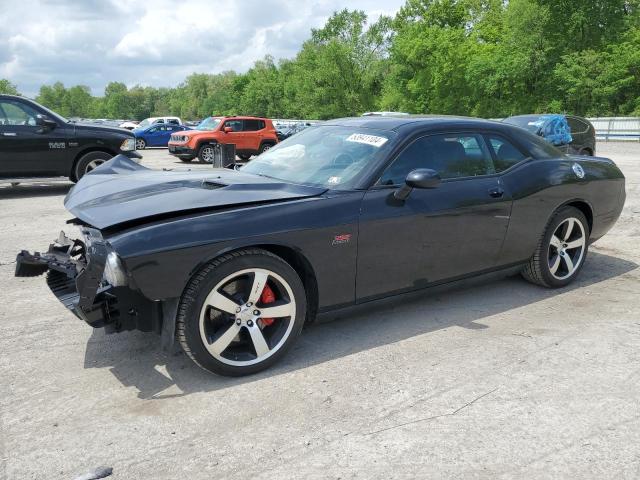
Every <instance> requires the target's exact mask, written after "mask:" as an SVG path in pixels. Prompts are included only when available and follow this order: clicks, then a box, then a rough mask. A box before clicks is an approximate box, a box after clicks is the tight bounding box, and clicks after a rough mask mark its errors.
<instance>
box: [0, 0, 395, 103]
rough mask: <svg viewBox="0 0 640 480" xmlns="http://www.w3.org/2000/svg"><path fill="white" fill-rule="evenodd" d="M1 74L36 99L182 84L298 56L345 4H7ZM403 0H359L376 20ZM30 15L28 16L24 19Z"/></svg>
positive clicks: (2, 12)
mask: <svg viewBox="0 0 640 480" xmlns="http://www.w3.org/2000/svg"><path fill="white" fill-rule="evenodd" d="M0 3H1V4H2V5H1V8H0V25H2V28H1V29H0V78H8V79H9V80H10V81H11V82H13V83H15V84H17V85H18V88H19V90H21V91H22V92H23V93H25V94H27V95H30V96H35V95H36V94H37V90H38V88H39V87H40V85H42V84H49V83H53V82H55V81H58V80H59V81H62V82H63V83H64V84H65V85H67V86H70V85H76V84H83V85H88V86H89V87H91V89H92V91H93V93H94V94H97V95H100V94H102V92H103V90H104V86H105V85H106V84H107V83H108V82H109V81H122V82H124V83H126V84H127V85H129V86H133V85H135V84H141V85H153V86H174V85H176V84H178V83H179V82H181V81H182V80H184V78H185V77H186V76H187V75H189V74H190V73H192V72H204V73H217V72H221V71H224V70H230V69H233V70H237V71H241V72H242V71H246V70H247V69H248V68H250V67H251V65H252V64H253V62H255V61H256V60H258V59H260V58H262V57H264V56H265V55H267V54H270V55H272V56H274V57H275V58H290V57H293V56H294V55H295V54H296V52H297V51H298V49H299V48H300V46H301V44H302V42H303V41H304V40H306V39H307V38H308V37H309V35H310V31H311V28H317V27H320V26H322V25H323V24H324V22H325V21H326V20H327V18H328V17H329V16H330V15H331V13H332V12H333V11H335V10H339V9H342V8H344V7H345V4H344V3H343V2H340V1H338V0H312V1H305V2H300V1H299V0H289V1H287V0H244V1H229V0H181V1H179V2H176V1H175V0H154V1H153V2H143V1H140V0H125V1H123V0H110V1H102V0H85V1H82V2H77V1H73V0H68V1H66V0H40V1H38V0H0ZM403 3H404V0H387V1H386V2H384V3H383V4H382V5H384V7H383V8H381V2H380V1H379V0H378V1H376V0H355V1H351V2H349V5H348V8H350V9H356V8H357V9H361V10H364V11H365V12H366V13H367V14H368V15H369V21H375V20H376V19H377V18H378V17H379V16H380V15H381V14H387V15H392V14H393V13H395V12H396V11H397V10H398V8H399V7H400V6H401V5H402V4H403ZM25 12H29V14H27V15H25Z"/></svg>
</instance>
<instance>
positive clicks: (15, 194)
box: [0, 181, 74, 199]
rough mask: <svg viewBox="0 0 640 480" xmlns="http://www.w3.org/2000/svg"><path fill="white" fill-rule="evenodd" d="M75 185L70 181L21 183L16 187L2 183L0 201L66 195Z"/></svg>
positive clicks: (0, 184)
mask: <svg viewBox="0 0 640 480" xmlns="http://www.w3.org/2000/svg"><path fill="white" fill-rule="evenodd" d="M73 185H74V184H73V183H71V182H70V181H68V182H59V183H58V182H56V183H44V182H43V183H21V184H19V185H16V186H11V185H9V184H4V183H0V199H9V198H23V197H50V196H53V195H66V194H67V192H68V191H69V190H70V189H71V187H73Z"/></svg>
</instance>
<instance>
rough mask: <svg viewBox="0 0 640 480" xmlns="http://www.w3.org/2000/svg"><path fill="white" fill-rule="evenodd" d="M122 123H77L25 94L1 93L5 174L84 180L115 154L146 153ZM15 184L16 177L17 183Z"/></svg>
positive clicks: (0, 160)
mask: <svg viewBox="0 0 640 480" xmlns="http://www.w3.org/2000/svg"><path fill="white" fill-rule="evenodd" d="M135 148H136V143H135V138H134V136H133V134H132V133H131V132H128V131H126V130H124V129H122V128H118V127H117V126H116V127H109V126H106V125H99V124H86V123H76V122H73V121H70V120H67V119H66V118H64V117H62V116H61V115H58V114H57V113H55V112H53V111H51V110H49V109H47V108H45V107H43V106H42V105H40V104H38V103H36V102H34V101H33V100H29V99H28V98H25V97H18V96H13V95H0V178H2V179H5V181H7V180H6V179H15V178H24V177H30V178H31V177H39V178H42V177H69V179H70V180H72V181H74V182H75V181H77V180H79V179H80V178H81V177H82V176H83V175H84V174H85V173H87V172H90V171H91V170H93V169H94V168H96V167H97V166H99V165H100V164H102V163H104V162H106V161H107V160H109V159H111V157H113V156H115V155H118V154H124V155H126V156H127V157H129V158H132V159H135V160H136V161H138V159H140V158H142V157H141V156H140V154H139V153H137V152H136V150H135ZM12 183H13V182H12Z"/></svg>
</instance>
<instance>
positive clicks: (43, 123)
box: [36, 115, 58, 130]
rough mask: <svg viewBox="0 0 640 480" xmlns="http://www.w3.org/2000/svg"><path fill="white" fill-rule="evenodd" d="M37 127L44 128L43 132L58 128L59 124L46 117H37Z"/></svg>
mask: <svg viewBox="0 0 640 480" xmlns="http://www.w3.org/2000/svg"><path fill="white" fill-rule="evenodd" d="M36 126H38V127H40V128H42V129H43V130H53V129H54V128H56V127H57V126H58V124H57V123H56V122H54V121H53V120H51V119H49V118H47V117H46V116H44V115H37V116H36Z"/></svg>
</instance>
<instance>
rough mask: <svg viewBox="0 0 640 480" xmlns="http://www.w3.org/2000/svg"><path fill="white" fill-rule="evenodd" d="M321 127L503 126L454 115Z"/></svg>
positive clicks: (365, 119) (389, 117) (378, 119)
mask: <svg viewBox="0 0 640 480" xmlns="http://www.w3.org/2000/svg"><path fill="white" fill-rule="evenodd" d="M323 125H340V126H349V127H357V128H376V129H379V130H398V129H400V128H403V127H415V128H419V127H434V128H435V127H445V128H447V127H451V128H454V127H455V128H460V127H472V128H474V127H475V128H478V127H483V126H484V127H488V126H491V127H497V126H502V125H504V124H502V123H500V122H496V121H494V120H486V119H483V118H474V117H462V116H454V115H398V116H394V115H376V116H367V117H347V118H337V119H335V120H327V121H326V122H325V123H324V124H323Z"/></svg>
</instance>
